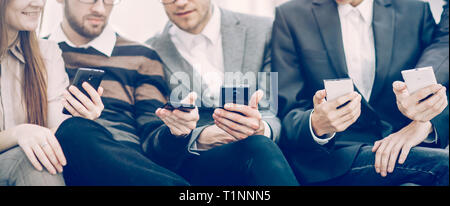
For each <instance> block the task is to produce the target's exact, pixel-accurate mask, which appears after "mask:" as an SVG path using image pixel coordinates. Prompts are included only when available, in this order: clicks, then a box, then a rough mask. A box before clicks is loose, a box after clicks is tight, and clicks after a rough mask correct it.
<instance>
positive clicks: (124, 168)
mask: <svg viewBox="0 0 450 206" xmlns="http://www.w3.org/2000/svg"><path fill="white" fill-rule="evenodd" d="M56 137H57V138H58V140H59V142H60V144H61V147H62V149H63V152H64V155H65V157H66V159H67V165H66V166H65V167H64V171H63V174H64V179H65V181H66V184H67V185H82V186H110V185H112V186H177V185H188V184H189V183H188V182H187V181H186V180H184V179H183V178H182V177H180V176H178V175H176V174H175V173H173V172H171V171H169V170H167V169H165V168H163V167H161V166H159V165H157V164H156V163H154V162H153V161H151V160H150V159H148V158H147V157H145V156H144V154H143V153H142V152H141V148H140V146H139V145H137V144H134V143H127V142H119V141H115V140H114V139H113V137H112V134H111V133H110V132H109V131H108V130H107V129H105V128H104V127H103V126H102V125H100V124H98V123H96V122H94V121H90V120H86V119H82V118H70V119H68V120H66V121H65V122H63V123H62V124H61V126H60V127H59V129H58V131H57V133H56Z"/></svg>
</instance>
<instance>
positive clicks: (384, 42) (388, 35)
mask: <svg viewBox="0 0 450 206" xmlns="http://www.w3.org/2000/svg"><path fill="white" fill-rule="evenodd" d="M391 4H392V3H391V0H375V1H374V5H373V32H374V39H375V50H376V51H375V52H376V70H375V71H376V73H375V81H374V85H373V89H372V94H371V97H370V99H373V98H374V97H376V96H378V95H379V94H380V93H381V92H382V89H383V86H384V84H385V80H386V76H387V75H388V73H389V66H390V62H391V57H392V48H393V45H394V33H395V27H394V26H395V14H394V8H393V7H391Z"/></svg>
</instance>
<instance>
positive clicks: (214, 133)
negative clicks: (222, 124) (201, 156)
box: [197, 125, 238, 150]
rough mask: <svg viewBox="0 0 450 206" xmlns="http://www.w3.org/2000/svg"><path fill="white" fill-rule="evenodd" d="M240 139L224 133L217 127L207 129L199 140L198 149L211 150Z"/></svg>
mask: <svg viewBox="0 0 450 206" xmlns="http://www.w3.org/2000/svg"><path fill="white" fill-rule="evenodd" d="M236 141H238V139H236V138H235V137H233V136H231V135H230V134H228V133H227V132H225V131H223V130H222V129H220V128H219V127H217V125H212V126H209V127H206V128H205V129H204V130H203V131H202V133H201V134H200V136H199V137H198V139H197V148H198V149H202V150H209V149H212V148H214V147H217V146H221V145H224V144H229V143H232V142H236Z"/></svg>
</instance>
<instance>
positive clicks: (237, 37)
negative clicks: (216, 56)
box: [221, 9, 246, 84]
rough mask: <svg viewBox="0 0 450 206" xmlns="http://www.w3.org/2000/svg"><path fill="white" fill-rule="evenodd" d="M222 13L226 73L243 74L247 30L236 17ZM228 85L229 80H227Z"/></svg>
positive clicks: (224, 11)
mask: <svg viewBox="0 0 450 206" xmlns="http://www.w3.org/2000/svg"><path fill="white" fill-rule="evenodd" d="M221 13H222V15H221V16H222V17H221V18H222V19H221V22H222V25H221V33H222V47H223V58H224V59H223V62H224V68H225V72H243V71H242V68H243V62H244V54H245V43H246V39H245V38H246V28H245V27H243V26H241V25H240V20H239V19H238V17H237V16H236V15H234V14H233V13H231V12H229V11H227V10H223V9H222V10H221ZM224 83H225V84H227V78H225V82H224Z"/></svg>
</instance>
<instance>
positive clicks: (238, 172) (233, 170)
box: [178, 136, 299, 186]
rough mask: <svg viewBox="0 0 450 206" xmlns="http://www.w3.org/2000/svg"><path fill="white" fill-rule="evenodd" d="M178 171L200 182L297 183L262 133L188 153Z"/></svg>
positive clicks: (199, 183) (279, 152) (230, 183)
mask: <svg viewBox="0 0 450 206" xmlns="http://www.w3.org/2000/svg"><path fill="white" fill-rule="evenodd" d="M178 174H180V175H181V176H183V177H184V178H186V179H187V180H188V181H189V182H190V183H191V184H192V185H201V186H215V185H219V186H240V185H246V186H298V185H299V184H298V182H297V180H296V178H295V175H294V173H293V171H292V169H291V167H290V166H289V163H288V162H287V160H286V159H285V158H284V156H283V154H282V152H281V151H280V149H279V148H278V146H277V145H276V144H275V143H274V142H273V141H272V140H270V139H269V138H267V137H265V136H251V137H248V138H246V139H244V140H241V141H238V142H234V143H230V144H226V145H222V146H219V147H215V148H213V149H211V150H208V151H206V152H202V153H201V155H200V156H193V157H190V158H188V159H186V160H185V161H184V163H183V164H182V167H181V168H180V170H179V171H178Z"/></svg>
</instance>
